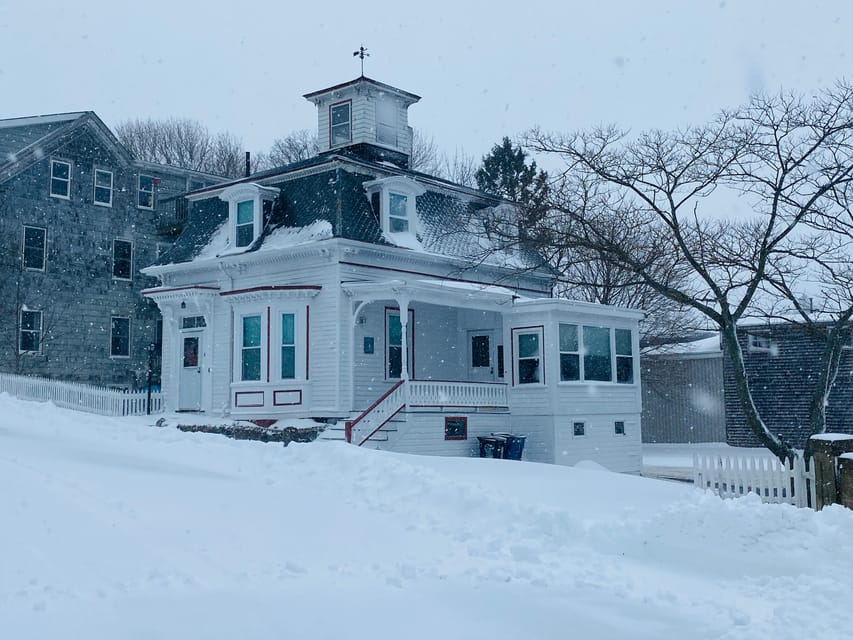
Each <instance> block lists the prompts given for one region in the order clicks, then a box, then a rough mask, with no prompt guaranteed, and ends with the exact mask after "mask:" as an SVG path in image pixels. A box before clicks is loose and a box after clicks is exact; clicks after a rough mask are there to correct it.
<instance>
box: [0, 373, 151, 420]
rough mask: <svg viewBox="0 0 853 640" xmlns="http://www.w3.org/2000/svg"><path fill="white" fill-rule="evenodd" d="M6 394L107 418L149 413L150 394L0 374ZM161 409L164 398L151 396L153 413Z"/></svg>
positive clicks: (0, 387) (0, 390)
mask: <svg viewBox="0 0 853 640" xmlns="http://www.w3.org/2000/svg"><path fill="white" fill-rule="evenodd" d="M3 392H5V393H8V394H9V395H12V396H15V397H16V398H20V399H21V400H39V401H43V402H52V403H53V404H55V405H56V406H57V407H63V408H65V409H75V410H77V411H85V412H87V413H95V414H98V415H104V416H139V415H145V414H146V413H147V409H148V392H147V391H122V390H120V389H110V388H108V387H98V386H93V385H86V384H80V383H76V382H60V381H58V380H49V379H47V378H36V377H31V376H17V375H13V374H8V373H0V393H3ZM162 408H163V397H162V394H161V393H160V392H159V391H156V392H152V393H151V413H159V412H161V411H162Z"/></svg>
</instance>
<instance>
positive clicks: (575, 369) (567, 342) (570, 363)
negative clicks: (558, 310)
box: [560, 324, 581, 381]
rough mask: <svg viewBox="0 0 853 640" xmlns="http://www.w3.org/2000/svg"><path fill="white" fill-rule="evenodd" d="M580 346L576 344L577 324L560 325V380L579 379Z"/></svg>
mask: <svg viewBox="0 0 853 640" xmlns="http://www.w3.org/2000/svg"><path fill="white" fill-rule="evenodd" d="M580 379H581V365H580V348H579V346H578V326H577V325H576V324H561V325H560V380H563V381H566V380H580Z"/></svg>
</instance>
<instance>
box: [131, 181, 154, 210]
mask: <svg viewBox="0 0 853 640" xmlns="http://www.w3.org/2000/svg"><path fill="white" fill-rule="evenodd" d="M158 182H159V180H155V179H154V178H153V177H152V176H143V175H140V176H139V186H138V188H137V191H136V193H137V201H136V202H137V205H138V206H139V208H140V209H153V208H154V185H155V184H157V183H158Z"/></svg>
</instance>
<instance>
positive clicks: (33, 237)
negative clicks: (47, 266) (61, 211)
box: [23, 226, 47, 271]
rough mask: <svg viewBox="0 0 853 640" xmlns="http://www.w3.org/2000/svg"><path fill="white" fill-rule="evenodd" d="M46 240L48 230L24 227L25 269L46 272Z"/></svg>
mask: <svg viewBox="0 0 853 640" xmlns="http://www.w3.org/2000/svg"><path fill="white" fill-rule="evenodd" d="M46 238H47V230H46V229H42V228H41V227H26V226H25V227H24V250H23V258H24V269H33V270H35V271H44V263H45V259H44V256H45V244H46Z"/></svg>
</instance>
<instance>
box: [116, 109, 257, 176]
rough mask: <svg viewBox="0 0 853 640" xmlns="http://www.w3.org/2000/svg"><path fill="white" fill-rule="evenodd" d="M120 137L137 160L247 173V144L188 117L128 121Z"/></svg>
mask: <svg viewBox="0 0 853 640" xmlns="http://www.w3.org/2000/svg"><path fill="white" fill-rule="evenodd" d="M115 130H116V136H117V137H118V139H119V141H120V142H121V143H122V144H123V145H124V146H125V147H127V149H128V151H130V153H131V155H133V156H134V157H135V158H136V159H137V160H145V161H148V162H157V163H160V164H168V165H172V166H175V167H183V168H184V169H190V170H192V171H202V172H205V173H212V174H215V175H219V176H223V177H228V178H236V177H239V176H241V175H243V173H244V168H245V160H244V157H245V156H244V153H243V150H242V147H243V144H242V142H241V141H240V139H239V138H237V137H236V136H234V135H233V134H231V133H228V132H223V133H218V134H212V133H210V131H209V130H208V129H207V127H205V126H204V125H202V124H201V123H199V122H197V121H195V120H190V119H188V118H168V119H165V120H153V119H151V118H148V119H147V120H128V121H125V122H121V123H119V124H118V125H117V126H116V128H115Z"/></svg>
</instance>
